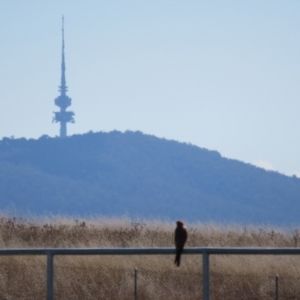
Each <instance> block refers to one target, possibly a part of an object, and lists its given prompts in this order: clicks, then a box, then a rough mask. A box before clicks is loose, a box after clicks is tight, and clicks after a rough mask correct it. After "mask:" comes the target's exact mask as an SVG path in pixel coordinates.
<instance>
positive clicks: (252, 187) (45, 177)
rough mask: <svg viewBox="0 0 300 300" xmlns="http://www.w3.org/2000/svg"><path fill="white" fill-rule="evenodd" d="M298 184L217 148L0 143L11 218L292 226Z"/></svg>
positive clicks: (127, 142)
mask: <svg viewBox="0 0 300 300" xmlns="http://www.w3.org/2000/svg"><path fill="white" fill-rule="evenodd" d="M299 195H300V179H298V178H296V177H288V176H285V175H283V174H280V173H278V172H274V171H266V170H264V169H261V168H258V167H256V166H253V165H251V164H246V163H243V162H240V161H238V160H233V159H228V158H224V157H222V156H221V155H220V153H218V152H217V151H211V150H207V149H205V148H200V147H197V146H195V145H191V144H187V143H180V142H176V141H173V140H171V141H170V140H166V139H161V138H157V137H155V136H152V135H145V134H143V133H141V132H132V131H126V132H124V133H122V132H119V131H112V132H109V133H104V132H98V133H92V132H89V133H86V134H82V135H73V136H70V137H68V138H66V139H59V138H49V137H47V136H42V137H41V138H39V139H38V140H33V139H29V140H26V139H24V138H23V139H8V138H3V139H2V140H1V141H0V200H1V202H0V203H1V208H2V209H4V210H5V209H8V210H9V209H11V208H12V207H13V209H12V210H13V211H14V213H15V214H20V215H22V214H23V215H24V212H30V213H32V214H64V215H66V214H74V215H78V216H82V215H93V214H100V215H105V216H121V215H124V214H126V215H128V216H130V217H140V218H163V219H178V218H179V219H185V220H189V221H193V222H194V221H204V222H209V221H213V222H219V223H225V222H226V223H228V222H234V223H242V224H246V223H247V224H252V223H253V224H276V225H291V224H293V225H294V224H298V223H299V222H298V216H297V210H298V209H299V208H300V201H299Z"/></svg>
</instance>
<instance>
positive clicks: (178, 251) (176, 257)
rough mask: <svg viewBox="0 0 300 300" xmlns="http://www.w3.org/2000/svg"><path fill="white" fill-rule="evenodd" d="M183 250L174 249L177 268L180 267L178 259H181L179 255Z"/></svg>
mask: <svg viewBox="0 0 300 300" xmlns="http://www.w3.org/2000/svg"><path fill="white" fill-rule="evenodd" d="M182 250H183V248H176V256H175V261H174V263H175V265H177V267H179V266H180V257H181V253H182Z"/></svg>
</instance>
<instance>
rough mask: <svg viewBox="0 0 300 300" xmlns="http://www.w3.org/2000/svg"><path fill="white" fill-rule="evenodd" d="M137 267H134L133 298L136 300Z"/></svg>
mask: <svg viewBox="0 0 300 300" xmlns="http://www.w3.org/2000/svg"><path fill="white" fill-rule="evenodd" d="M137 297H138V296H137V269H134V300H137Z"/></svg>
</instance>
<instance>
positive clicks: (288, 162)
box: [0, 0, 300, 176]
mask: <svg viewBox="0 0 300 300" xmlns="http://www.w3.org/2000/svg"><path fill="white" fill-rule="evenodd" d="M62 15H64V16H65V43H66V67H67V70H66V78H67V85H68V87H69V93H68V95H69V96H70V97H71V98H72V101H73V102H72V106H71V107H70V108H69V110H73V111H74V112H75V121H76V123H75V124H70V125H68V133H69V134H76V133H84V132H87V131H90V130H92V131H94V132H97V131H105V132H108V131H111V130H120V131H126V130H133V131H137V130H139V131H142V132H144V133H147V134H153V135H155V136H157V137H164V138H166V139H173V140H177V141H181V142H188V143H192V144H195V145H198V146H200V147H203V148H207V149H210V150H217V151H219V152H220V153H221V155H222V156H225V157H229V158H234V159H238V160H241V161H244V162H247V163H252V164H257V165H260V166H264V167H266V168H269V169H273V170H276V171H279V172H281V173H284V174H287V175H292V174H298V175H299V176H300V18H299V15H300V1H298V0H295V1H292V0H290V1H286V0H284V1H276V0H269V1H268V0H264V1H261V0H258V1H255V0H251V1H250V0H249V1H244V0H237V1H226V0H222V1H221V0H220V1H217V0H215V1H208V0H207V1H200V0H198V1H183V0H182V1H179V0H169V1H164V0H159V1H158V0H157V1H155V0H147V1H143V0H137V1H131V0H126V1H124V0H122V1H121V0H120V1H114V0H107V1H101V0H94V1H92V0H90V1H76V0H69V1H58V0H51V1H41V0H34V1H33V0H26V1H20V0H18V1H17V0H10V1H5V0H2V1H0V16H1V17H0V28H1V29H0V38H1V46H0V55H1V64H0V87H1V89H0V91H1V100H0V103H1V108H0V120H1V121H0V138H2V137H10V136H14V137H15V138H19V137H26V138H38V137H40V136H41V135H43V134H48V135H50V136H55V135H58V134H59V125H58V124H56V123H52V117H53V111H58V110H59V108H58V107H55V105H54V98H55V97H57V96H58V85H59V84H60V63H61V18H62Z"/></svg>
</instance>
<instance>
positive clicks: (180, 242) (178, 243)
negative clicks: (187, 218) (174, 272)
mask: <svg viewBox="0 0 300 300" xmlns="http://www.w3.org/2000/svg"><path fill="white" fill-rule="evenodd" d="M176 224H177V227H176V229H175V247H176V257H175V262H174V263H175V265H177V267H179V266H180V256H181V253H182V250H183V247H184V244H185V242H186V240H187V236H188V235H187V231H186V228H185V226H184V223H183V222H181V221H177V222H176Z"/></svg>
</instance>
